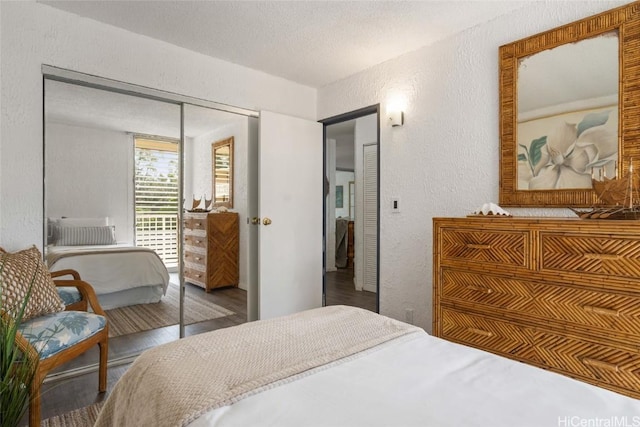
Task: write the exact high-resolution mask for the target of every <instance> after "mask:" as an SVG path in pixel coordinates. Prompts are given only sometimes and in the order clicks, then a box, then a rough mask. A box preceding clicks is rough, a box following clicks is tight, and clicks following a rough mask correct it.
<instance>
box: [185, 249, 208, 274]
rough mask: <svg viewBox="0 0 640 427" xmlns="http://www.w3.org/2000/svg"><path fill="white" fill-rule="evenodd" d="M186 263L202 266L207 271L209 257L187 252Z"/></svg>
mask: <svg viewBox="0 0 640 427" xmlns="http://www.w3.org/2000/svg"><path fill="white" fill-rule="evenodd" d="M184 262H185V264H198V265H201V266H202V269H203V270H205V268H206V267H205V266H206V264H207V255H206V254H202V253H198V252H193V251H185V252H184Z"/></svg>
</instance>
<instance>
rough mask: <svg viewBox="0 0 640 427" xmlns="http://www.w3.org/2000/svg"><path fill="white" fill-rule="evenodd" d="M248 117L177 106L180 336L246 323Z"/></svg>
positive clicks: (188, 105) (201, 108) (199, 107)
mask: <svg viewBox="0 0 640 427" xmlns="http://www.w3.org/2000/svg"><path fill="white" fill-rule="evenodd" d="M250 120H251V118H250V117H247V116H246V115H242V114H234V113H230V112H227V111H221V110H217V109H213V108H205V107H201V106H196V105H190V104H185V106H184V167H183V171H184V199H185V201H184V212H183V222H182V226H183V232H182V235H183V275H184V277H183V283H184V321H183V324H184V335H186V336H188V335H193V334H197V333H201V332H207V331H210V330H214V329H219V328H223V327H227V326H233V325H236V324H240V323H244V322H246V320H247V291H246V290H247V283H248V268H249V263H248V253H249V241H248V238H249V225H248V224H247V221H246V218H247V217H248V213H247V203H248V197H247V196H248V193H247V186H248V166H247V164H248V147H249V138H250V137H253V135H251V136H250V132H249V121H250Z"/></svg>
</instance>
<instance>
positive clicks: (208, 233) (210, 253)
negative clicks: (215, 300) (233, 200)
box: [184, 212, 240, 292]
mask: <svg viewBox="0 0 640 427" xmlns="http://www.w3.org/2000/svg"><path fill="white" fill-rule="evenodd" d="M239 224H240V223H239V218H238V213H237V212H219V213H188V212H187V213H185V214H184V277H185V280H186V281H187V282H190V283H193V284H194V285H198V286H200V287H202V288H204V289H205V290H206V291H207V292H208V291H210V290H211V289H215V288H221V287H225V286H238V281H239V267H238V262H239V261H238V259H239V249H240V239H239V233H240V227H239Z"/></svg>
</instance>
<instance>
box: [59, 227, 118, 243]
mask: <svg viewBox="0 0 640 427" xmlns="http://www.w3.org/2000/svg"><path fill="white" fill-rule="evenodd" d="M57 231H58V240H57V242H56V245H58V246H83V245H115V244H116V227H115V226H113V225H106V226H101V227H64V226H62V227H58V230H57Z"/></svg>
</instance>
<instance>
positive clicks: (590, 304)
mask: <svg viewBox="0 0 640 427" xmlns="http://www.w3.org/2000/svg"><path fill="white" fill-rule="evenodd" d="M433 232H434V244H433V248H434V269H433V272H434V278H433V333H434V335H436V336H439V337H442V338H445V339H447V340H450V341H454V342H458V343H461V344H466V345H469V346H472V347H476V348H480V349H482V350H487V351H490V352H492V353H496V354H499V355H502V356H505V357H509V358H512V359H516V360H519V361H522V362H526V363H529V364H532V365H536V366H539V367H542V368H545V369H549V370H552V371H556V372H559V373H562V374H565V375H568V376H571V377H574V378H576V379H579V380H582V381H586V382H589V383H592V384H596V385H599V386H601V387H604V388H608V389H611V390H614V391H617V392H620V393H623V394H626V395H629V396H633V397H636V398H640V221H613V220H611V221H606V220H579V219H575V220H574V219H544V218H538V219H536V218H486V217H469V218H434V220H433Z"/></svg>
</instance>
